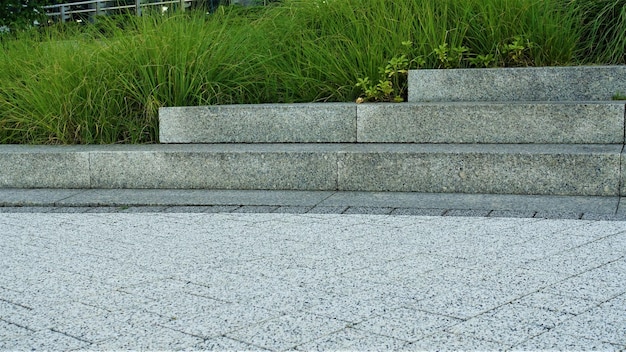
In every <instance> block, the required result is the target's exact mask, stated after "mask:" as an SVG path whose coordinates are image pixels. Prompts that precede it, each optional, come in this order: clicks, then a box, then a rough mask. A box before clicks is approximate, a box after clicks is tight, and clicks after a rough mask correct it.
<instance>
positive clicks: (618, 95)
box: [612, 92, 626, 100]
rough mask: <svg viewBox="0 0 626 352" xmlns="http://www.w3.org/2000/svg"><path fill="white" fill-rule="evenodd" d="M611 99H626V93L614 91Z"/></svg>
mask: <svg viewBox="0 0 626 352" xmlns="http://www.w3.org/2000/svg"><path fill="white" fill-rule="evenodd" d="M612 99H613V100H626V94H624V93H622V92H616V93H615V94H613V97H612Z"/></svg>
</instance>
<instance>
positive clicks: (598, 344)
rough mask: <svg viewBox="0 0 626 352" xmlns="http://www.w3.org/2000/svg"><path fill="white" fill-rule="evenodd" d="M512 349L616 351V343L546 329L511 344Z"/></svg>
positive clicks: (617, 347)
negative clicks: (517, 343) (515, 343)
mask: <svg viewBox="0 0 626 352" xmlns="http://www.w3.org/2000/svg"><path fill="white" fill-rule="evenodd" d="M513 349H514V350H523V351H538V350H551V351H557V350H558V351H618V350H619V349H620V348H619V346H618V345H614V344H610V343H607V342H602V341H599V340H592V339H587V338H581V337H576V336H572V335H567V334H566V333H564V332H557V331H548V332H545V333H543V334H541V335H538V336H534V337H531V338H530V339H528V340H526V341H524V342H522V343H520V344H519V345H515V346H513Z"/></svg>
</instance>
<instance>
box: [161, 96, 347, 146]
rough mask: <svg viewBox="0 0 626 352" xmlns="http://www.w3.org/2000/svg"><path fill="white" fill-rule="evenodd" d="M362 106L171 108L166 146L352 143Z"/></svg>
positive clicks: (165, 123) (164, 125) (164, 128)
mask: <svg viewBox="0 0 626 352" xmlns="http://www.w3.org/2000/svg"><path fill="white" fill-rule="evenodd" d="M355 125H356V105H355V104H348V103H324V104H322V103H319V104H254V105H221V106H217V105H216V106H190V107H166V108H161V109H160V110H159V140H160V142H161V143H349V142H355V141H356V131H355Z"/></svg>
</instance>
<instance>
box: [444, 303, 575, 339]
mask: <svg viewBox="0 0 626 352" xmlns="http://www.w3.org/2000/svg"><path fill="white" fill-rule="evenodd" d="M572 317H573V316H572V315H570V314H566V313H556V312H552V311H548V310H544V309H538V308H531V307H526V306H522V305H518V304H507V305H505V306H502V307H500V308H498V309H495V310H493V311H491V312H488V313H485V314H482V315H479V316H477V317H474V318H471V319H469V320H467V321H464V322H462V323H460V324H458V325H456V326H453V327H451V328H450V329H449V330H448V331H449V332H452V333H455V334H460V335H464V336H468V337H472V338H478V339H481V340H487V341H493V342H498V343H501V344H502V345H504V346H508V347H512V346H515V345H517V344H519V343H522V342H524V341H526V340H527V339H529V338H531V337H534V336H536V335H539V334H542V333H545V332H547V331H549V330H550V329H552V328H554V327H555V326H557V325H558V324H560V323H561V322H563V321H566V320H567V319H570V318H572Z"/></svg>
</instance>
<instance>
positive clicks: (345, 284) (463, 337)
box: [0, 206, 626, 350]
mask: <svg viewBox="0 0 626 352" xmlns="http://www.w3.org/2000/svg"><path fill="white" fill-rule="evenodd" d="M245 208H246V207H237V206H235V209H231V210H228V211H233V210H236V209H245ZM167 209H170V210H172V209H173V208H168V207H165V206H164V207H161V208H155V207H152V208H128V207H121V208H111V207H109V208H82V207H74V208H52V207H46V208H2V210H3V211H4V212H3V213H1V214H0V253H1V255H0V273H1V274H0V349H1V350H26V349H29V350H30V349H52V350H72V349H90V350H105V349H106V350H111V349H116V350H119V349H159V350H170V349H176V350H178V349H198V350H204V349H212V350H223V349H230V350H261V349H267V350H289V349H296V350H337V349H342V350H365V349H370V350H424V349H438V350H446V349H465V350H473V349H480V350H485V349H489V350H491V349H523V350H535V349H561V350H564V349H567V350H590V349H601V350H623V349H626V222H621V221H591V220H570V219H538V218H490V217H450V216H434V217H428V216H403V215H364V214H357V215H354V214H352V215H345V214H311V213H307V214H293V213H292V214H270V213H263V212H257V213H254V214H242V213H212V214H211V213H192V212H191V211H193V210H194V209H195V211H210V210H211V209H212V210H215V209H216V208H210V207H199V208H198V207H194V208H184V209H183V208H174V209H178V211H175V212H168V211H167ZM368 209H370V210H371V209H373V208H368ZM183 210H185V211H183ZM256 210H257V211H260V210H261V209H259V208H256ZM42 211H45V212H42ZM71 211H79V212H81V213H70V212H71ZM101 211H103V212H101ZM118 211H119V212H118ZM128 211H134V212H133V213H128ZM137 211H139V212H137ZM141 211H143V212H141ZM146 211H147V212H146ZM156 211H158V212H156ZM343 211H344V212H345V211H346V210H345V209H344V210H343ZM465 215H470V214H468V213H465ZM534 215H536V214H534Z"/></svg>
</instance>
